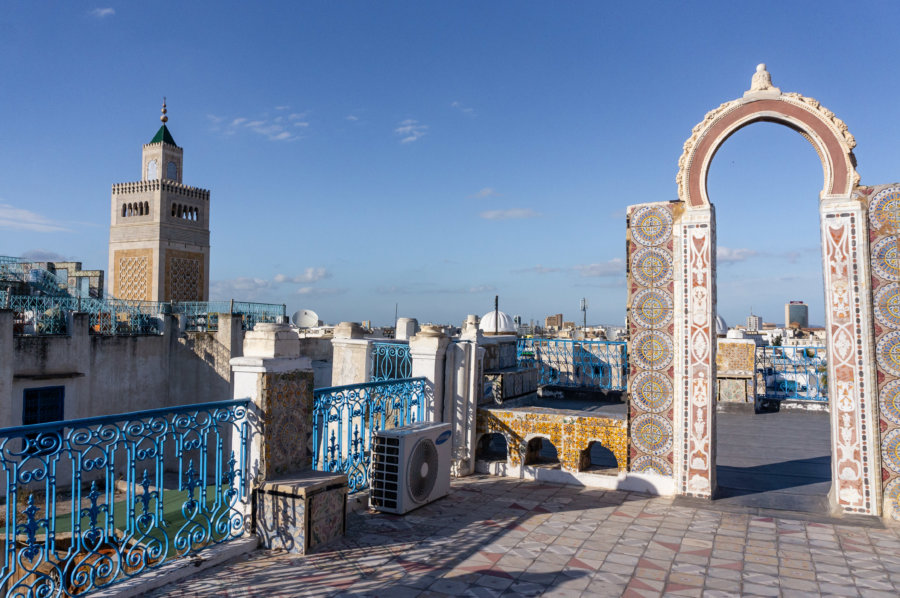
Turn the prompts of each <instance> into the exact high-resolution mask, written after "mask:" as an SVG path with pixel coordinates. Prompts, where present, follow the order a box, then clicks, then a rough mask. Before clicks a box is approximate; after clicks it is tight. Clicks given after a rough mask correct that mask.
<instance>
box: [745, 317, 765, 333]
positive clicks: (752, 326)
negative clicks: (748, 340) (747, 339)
mask: <svg viewBox="0 0 900 598" xmlns="http://www.w3.org/2000/svg"><path fill="white" fill-rule="evenodd" d="M762 327H763V319H762V317H761V316H754V315H753V314H750V315H749V316H747V330H762Z"/></svg>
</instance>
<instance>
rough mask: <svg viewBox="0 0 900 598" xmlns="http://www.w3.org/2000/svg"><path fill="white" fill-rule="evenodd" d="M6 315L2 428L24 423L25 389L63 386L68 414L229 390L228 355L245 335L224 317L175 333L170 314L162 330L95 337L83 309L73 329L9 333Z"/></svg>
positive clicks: (216, 395) (183, 401)
mask: <svg viewBox="0 0 900 598" xmlns="http://www.w3.org/2000/svg"><path fill="white" fill-rule="evenodd" d="M4 316H5V313H0V402H2V403H0V405H2V406H0V427H8V426H19V425H22V407H23V393H24V390H25V389H27V388H40V387H44V386H64V387H65V402H64V416H65V418H66V419H73V418H83V417H94V416H100V415H111V414H117V413H126V412H129V411H139V410H144V409H154V408H159V407H170V406H178V405H187V404H196V403H205V402H211V401H226V400H229V399H230V398H231V397H232V388H231V369H230V365H229V361H230V359H231V357H234V356H236V354H238V355H239V354H240V351H241V343H240V342H239V341H240V339H241V338H242V332H241V330H240V324H239V323H237V321H236V320H231V319H229V318H225V317H222V318H220V327H221V328H222V329H221V330H220V331H219V332H218V333H194V334H195V335H197V338H195V339H190V338H184V339H179V337H178V332H177V325H176V324H175V319H174V318H172V317H171V316H169V317H167V318H166V332H165V333H164V334H163V335H152V336H98V335H90V334H88V320H87V314H74V317H73V318H72V322H71V328H70V330H71V331H72V334H71V335H70V336H58V337H57V336H20V337H13V335H12V326H11V324H10V325H9V326H6V327H4V325H3V324H4ZM10 319H11V318H10ZM230 322H234V323H235V324H236V329H235V327H233V326H230V325H229V323H230ZM236 339H237V342H235V340H236ZM189 340H193V341H194V342H193V343H188V342H187V341H189ZM7 355H9V357H7Z"/></svg>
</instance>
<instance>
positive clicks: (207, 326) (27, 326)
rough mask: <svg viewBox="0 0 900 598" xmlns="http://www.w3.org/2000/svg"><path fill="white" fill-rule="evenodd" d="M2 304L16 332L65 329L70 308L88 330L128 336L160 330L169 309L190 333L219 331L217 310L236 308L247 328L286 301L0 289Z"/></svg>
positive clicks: (280, 313) (279, 314)
mask: <svg viewBox="0 0 900 598" xmlns="http://www.w3.org/2000/svg"><path fill="white" fill-rule="evenodd" d="M0 308H8V309H11V310H13V312H14V320H13V322H14V324H13V326H14V332H15V334H17V335H20V336H21V335H65V334H69V330H68V325H67V316H68V314H69V313H70V312H83V313H87V314H89V315H90V331H91V334H101V335H131V334H161V333H162V318H163V315H164V314H167V313H171V314H176V315H179V314H180V315H181V316H182V317H184V318H185V320H186V322H185V324H186V325H185V329H186V330H190V331H193V332H214V331H216V330H218V328H219V326H218V324H219V314H220V313H225V314H228V313H234V314H239V315H241V316H243V317H242V327H243V329H244V330H250V329H252V328H253V326H255V325H256V324H257V323H258V322H278V321H279V320H280V319H281V318H283V317H284V310H285V308H284V305H275V304H269V303H250V302H247V301H202V302H200V301H191V302H179V303H162V302H155V301H129V300H125V299H111V298H107V299H95V298H92V297H70V296H64V297H59V296H46V295H8V296H7V293H6V292H5V291H0Z"/></svg>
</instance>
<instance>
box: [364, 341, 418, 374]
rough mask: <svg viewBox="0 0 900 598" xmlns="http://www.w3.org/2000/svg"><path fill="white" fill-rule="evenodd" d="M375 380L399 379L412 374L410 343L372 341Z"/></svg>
mask: <svg viewBox="0 0 900 598" xmlns="http://www.w3.org/2000/svg"><path fill="white" fill-rule="evenodd" d="M371 374H372V375H371V378H372V381H373V382H378V381H379V380H397V379H400V378H409V377H410V376H411V375H412V358H411V357H410V354H409V345H408V344H401V343H372V372H371Z"/></svg>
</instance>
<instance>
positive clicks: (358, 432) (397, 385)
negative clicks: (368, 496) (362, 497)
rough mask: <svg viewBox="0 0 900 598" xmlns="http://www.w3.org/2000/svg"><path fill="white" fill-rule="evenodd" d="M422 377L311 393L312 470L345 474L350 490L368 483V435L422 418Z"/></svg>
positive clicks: (360, 487)
mask: <svg viewBox="0 0 900 598" xmlns="http://www.w3.org/2000/svg"><path fill="white" fill-rule="evenodd" d="M424 414H425V378H405V379H402V380H383V381H379V382H367V383H365V384H350V385H347V386H333V387H330V388H320V389H317V390H315V391H314V402H313V461H312V462H313V469H316V470H319V471H332V472H341V473H345V474H347V478H348V484H349V489H350V492H359V491H360V490H365V489H366V488H368V487H369V466H370V464H371V447H372V435H373V433H375V432H377V431H378V430H383V429H386V428H396V427H399V426H404V425H406V424H410V423H414V422H417V421H422V418H423V417H424Z"/></svg>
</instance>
